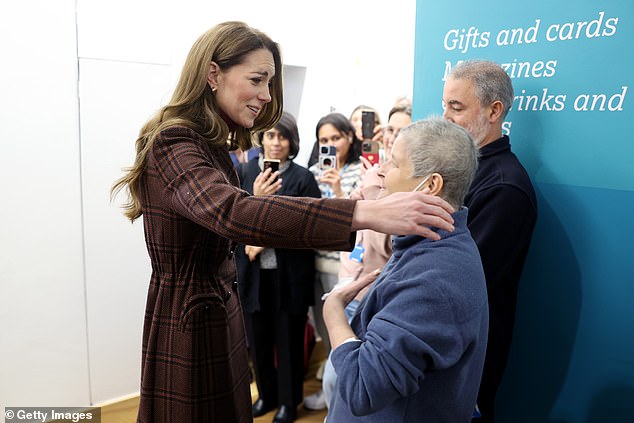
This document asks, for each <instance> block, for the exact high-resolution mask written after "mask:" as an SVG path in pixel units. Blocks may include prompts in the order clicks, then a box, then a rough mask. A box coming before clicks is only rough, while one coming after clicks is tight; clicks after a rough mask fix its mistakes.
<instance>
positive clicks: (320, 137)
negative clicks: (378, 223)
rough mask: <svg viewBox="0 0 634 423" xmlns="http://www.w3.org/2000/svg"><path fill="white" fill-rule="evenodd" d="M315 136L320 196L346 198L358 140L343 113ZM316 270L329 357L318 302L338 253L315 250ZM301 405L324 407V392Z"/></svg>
mask: <svg viewBox="0 0 634 423" xmlns="http://www.w3.org/2000/svg"><path fill="white" fill-rule="evenodd" d="M315 136H316V138H317V142H318V144H319V151H320V158H319V159H318V161H317V163H315V164H314V165H312V166H311V167H310V168H309V170H310V171H311V172H312V173H313V175H314V176H315V180H316V181H317V182H318V183H319V189H320V191H321V196H322V197H324V198H348V197H349V196H350V194H351V193H352V192H353V191H354V190H356V189H357V187H358V185H359V182H360V181H361V172H362V167H363V165H362V163H361V160H360V156H361V141H359V139H358V138H357V136H356V132H355V129H354V127H353V126H352V124H351V123H350V121H349V120H348V118H347V117H346V116H344V115H343V114H341V113H336V112H335V113H330V114H328V115H326V116H323V117H322V118H321V119H320V120H319V121H318V122H317V126H316V128H315ZM333 148H334V150H335V156H334V160H332V159H331V157H332V156H331V155H330V154H332V153H329V155H328V156H324V155H323V154H324V153H325V152H326V151H328V150H331V149H333ZM333 162H334V163H333ZM328 163H333V164H334V166H328V165H327V164H328ZM315 267H316V274H315V299H316V302H315V305H314V306H313V317H314V320H315V328H316V329H317V332H318V333H319V335H320V336H321V338H322V342H323V345H324V349H325V352H326V355H328V352H329V351H330V343H329V340H328V333H327V331H326V326H325V324H324V320H323V315H322V312H321V308H322V302H321V301H320V300H319V299H320V298H321V297H322V295H324V294H325V293H327V292H329V291H330V290H331V289H332V288H333V287H334V286H335V284H336V283H337V281H338V279H339V278H338V273H339V250H325V249H320V250H317V255H316V258H315ZM324 364H325V362H324ZM320 373H321V371H320ZM304 406H305V407H306V408H308V409H311V410H319V409H323V408H325V401H324V396H323V392H322V391H318V392H316V393H315V394H312V395H310V396H308V397H306V398H305V399H304Z"/></svg>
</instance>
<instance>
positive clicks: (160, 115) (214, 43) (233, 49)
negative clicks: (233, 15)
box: [111, 21, 283, 221]
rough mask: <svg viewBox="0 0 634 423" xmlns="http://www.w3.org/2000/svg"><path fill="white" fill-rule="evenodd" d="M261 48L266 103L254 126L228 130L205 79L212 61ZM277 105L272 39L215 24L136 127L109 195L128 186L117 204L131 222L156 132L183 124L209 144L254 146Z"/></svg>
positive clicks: (236, 59) (231, 62) (229, 60)
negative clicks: (269, 72)
mask: <svg viewBox="0 0 634 423" xmlns="http://www.w3.org/2000/svg"><path fill="white" fill-rule="evenodd" d="M262 48H265V49H267V50H269V51H270V52H271V54H272V55H273V60H274V62H275V75H274V77H273V78H272V79H271V84H270V93H271V102H269V103H267V104H266V105H264V108H263V109H262V111H261V112H260V114H259V115H258V117H257V118H256V120H255V123H254V125H253V128H242V127H238V128H236V129H235V131H234V132H233V133H232V132H230V129H229V127H228V126H227V124H226V123H225V121H224V120H223V119H222V118H221V116H220V109H219V108H218V106H217V104H216V100H215V97H214V94H213V92H212V91H211V87H210V86H209V84H208V83H207V76H208V74H209V66H210V64H211V62H212V61H213V62H215V63H216V64H218V66H219V67H220V69H221V70H223V71H227V70H228V69H229V68H231V67H232V66H235V65H239V64H241V63H242V61H243V60H244V57H245V56H246V55H248V54H249V53H251V52H252V51H255V50H259V49H262ZM282 109H283V96H282V59H281V54H280V49H279V46H278V45H277V43H275V42H274V41H273V40H271V39H270V38H269V37H268V36H267V35H266V34H264V33H263V32H261V31H259V30H257V29H255V28H251V27H250V26H248V25H247V24H245V23H243V22H237V21H232V22H224V23H221V24H218V25H216V26H215V27H213V28H211V29H210V30H208V31H207V32H205V33H204V34H203V35H201V36H200V38H198V40H197V41H196V42H195V43H194V45H193V46H192V48H191V50H190V51H189V54H188V55H187V59H186V60H185V65H184V66H183V69H182V71H181V75H180V79H179V81H178V84H177V85H176V88H175V89H174V94H173V95H172V98H171V99H170V101H169V103H168V104H167V105H165V106H163V107H162V108H161V109H160V110H159V111H158V112H157V113H156V114H155V115H154V116H153V117H152V118H151V119H150V120H148V121H147V122H146V123H145V125H144V126H143V127H142V128H141V131H140V133H139V137H138V138H137V140H136V159H135V161H134V164H133V165H132V166H130V167H129V168H127V169H125V170H126V174H125V175H124V176H123V177H122V178H121V179H119V180H118V181H116V182H115V184H114V185H113V187H112V190H111V198H114V197H115V196H116V195H117V193H118V192H119V191H121V190H122V189H124V188H127V191H128V194H129V196H128V201H127V202H126V203H125V204H124V205H123V206H122V207H123V209H124V215H125V216H126V217H127V218H128V219H130V220H131V221H134V220H135V219H137V218H138V217H140V216H141V214H142V212H141V203H140V199H139V183H140V178H141V175H142V174H143V171H144V170H145V165H146V162H147V156H148V153H149V152H150V151H151V149H152V145H153V144H154V140H155V138H156V137H157V135H158V134H159V133H160V132H161V131H163V130H165V129H167V128H169V127H173V126H185V127H187V128H190V129H192V130H194V131H196V132H197V133H198V134H200V135H201V136H202V137H204V138H205V139H206V140H207V142H209V143H210V144H213V145H217V146H222V145H226V144H230V148H231V149H236V148H240V149H242V150H248V149H249V148H251V146H252V145H253V137H252V134H255V133H257V132H258V131H262V130H266V129H269V128H271V127H273V126H274V125H275V124H276V123H277V121H278V120H279V119H280V117H281V116H282Z"/></svg>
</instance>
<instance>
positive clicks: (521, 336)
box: [414, 0, 634, 423]
mask: <svg viewBox="0 0 634 423" xmlns="http://www.w3.org/2000/svg"><path fill="white" fill-rule="evenodd" d="M416 4H417V12H416V15H417V16H416V51H415V71H414V73H415V74H414V118H416V119H419V118H423V117H425V116H427V115H429V114H432V113H435V114H440V113H442V102H441V98H442V87H443V83H444V77H445V74H446V72H447V71H448V70H449V69H450V68H451V67H452V66H455V64H456V63H457V62H459V61H461V60H466V59H474V58H482V59H489V60H493V61H496V62H498V63H500V64H502V65H503V66H504V67H505V68H506V69H507V72H508V73H509V75H510V76H511V78H512V80H513V86H514V89H515V95H516V98H515V102H514V104H513V108H512V110H511V112H510V113H509V115H508V116H507V121H506V122H505V125H504V130H505V132H506V133H508V134H509V135H510V138H511V144H512V146H513V150H514V151H515V153H516V154H517V155H518V156H519V158H520V160H521V161H522V162H523V164H524V166H525V167H526V169H527V170H528V172H529V174H530V176H531V178H532V180H533V183H534V185H535V190H536V192H537V196H538V201H539V217H538V222H537V227H536V231H535V235H534V239H533V243H532V245H531V250H530V253H529V257H528V261H527V264H526V268H525V271H524V275H523V277H522V281H521V284H520V290H519V306H518V316H517V319H516V331H515V338H514V341H513V347H512V355H511V359H510V363H509V367H508V369H507V372H506V374H505V377H504V381H503V384H502V387H501V392H500V394H499V400H500V401H499V404H498V408H497V413H496V415H497V418H498V421H499V422H501V423H523V422H526V423H543V422H546V423H564V422H565V423H590V422H601V423H603V422H606V423H616V422H634V221H633V220H634V135H633V131H632V129H631V127H632V123H633V122H634V113H633V111H634V104H632V102H633V101H634V92H632V90H633V87H632V82H633V80H634V47H633V46H632V42H633V41H634V3H632V2H629V1H621V0H605V1H600V2H598V1H590V0H582V1H578V2H574V3H565V2H552V1H546V0H533V1H531V2H523V3H519V2H516V1H512V2H494V1H489V0H483V1H479V2H468V1H465V0H447V1H444V2H436V1H431V0H417V3H416Z"/></svg>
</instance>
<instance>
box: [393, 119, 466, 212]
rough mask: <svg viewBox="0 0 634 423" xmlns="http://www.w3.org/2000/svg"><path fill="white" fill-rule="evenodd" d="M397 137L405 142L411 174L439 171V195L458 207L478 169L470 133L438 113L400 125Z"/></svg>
mask: <svg viewBox="0 0 634 423" xmlns="http://www.w3.org/2000/svg"><path fill="white" fill-rule="evenodd" d="M399 138H400V139H401V142H405V143H406V144H405V151H406V153H407V157H409V159H410V161H411V163H412V177H413V178H417V177H426V176H428V175H431V174H432V173H434V172H437V173H439V174H441V175H442V177H443V188H442V191H441V193H440V195H439V196H440V197H441V198H443V199H444V200H445V201H447V202H448V203H449V204H451V205H452V206H453V207H454V208H455V209H456V210H457V209H458V208H460V206H462V204H463V202H464V197H465V195H467V191H468V190H469V187H470V186H471V182H473V178H474V176H475V172H476V169H477V168H478V148H477V146H476V145H475V143H474V142H473V139H472V138H471V135H469V133H468V132H467V131H466V130H465V129H464V128H462V127H461V126H459V125H456V124H455V123H452V122H449V121H448V120H445V119H443V118H442V117H440V116H430V117H428V118H426V119H423V120H419V121H417V122H414V123H412V124H411V125H410V126H408V127H406V128H403V129H402V130H401V133H400V135H399Z"/></svg>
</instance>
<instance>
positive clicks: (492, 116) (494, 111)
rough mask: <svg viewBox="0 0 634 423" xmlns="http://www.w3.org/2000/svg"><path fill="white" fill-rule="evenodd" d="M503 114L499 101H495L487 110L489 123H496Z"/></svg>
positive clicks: (502, 107) (502, 106)
mask: <svg viewBox="0 0 634 423" xmlns="http://www.w3.org/2000/svg"><path fill="white" fill-rule="evenodd" d="M503 113H504V105H503V104H502V102H501V101H500V100H495V101H494V102H493V103H492V104H491V107H490V108H489V121H490V122H491V123H493V122H497V121H498V120H500V119H502V114H503Z"/></svg>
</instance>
